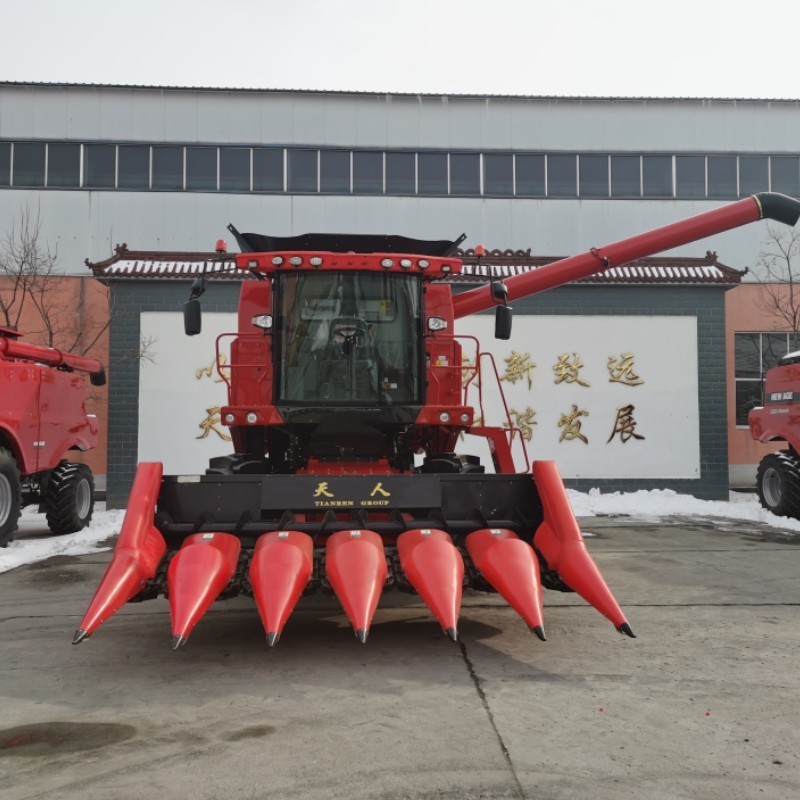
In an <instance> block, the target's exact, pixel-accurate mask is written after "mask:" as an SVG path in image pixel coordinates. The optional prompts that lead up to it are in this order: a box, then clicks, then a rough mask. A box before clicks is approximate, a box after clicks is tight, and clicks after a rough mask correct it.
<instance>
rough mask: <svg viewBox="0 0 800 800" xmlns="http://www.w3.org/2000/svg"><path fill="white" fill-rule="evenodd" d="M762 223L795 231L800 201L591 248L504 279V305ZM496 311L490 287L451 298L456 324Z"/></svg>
mask: <svg viewBox="0 0 800 800" xmlns="http://www.w3.org/2000/svg"><path fill="white" fill-rule="evenodd" d="M760 219H772V220H775V221H776V222H782V223H784V224H786V225H794V224H795V223H796V222H797V220H798V219H800V201H798V200H795V199H794V198H793V197H788V196H786V195H782V194H779V193H777V192H762V193H760V194H755V195H752V196H751V197H746V198H744V199H743V200H739V201H737V202H735V203H729V204H728V205H724V206H722V207H721V208H716V209H714V210H713V211H706V212H705V213H703V214H698V215H696V216H694V217H689V218H688V219H684V220H681V221H680V222H673V223H672V224H671V225H665V226H664V227H662V228H656V229H655V230H652V231H648V232H647V233H642V234H639V235H638V236H632V237H630V238H629V239H622V240H621V241H619V242H615V243H613V244H609V245H606V246H605V247H593V248H592V249H591V250H589V251H588V252H585V253H581V254H580V255H577V256H571V257H569V258H563V259H560V260H559V261H554V262H553V263H552V264H547V265H546V266H544V267H539V268H538V269H536V270H534V271H532V272H528V273H527V274H525V275H516V276H515V277H513V278H508V279H507V280H505V281H504V283H505V285H506V288H507V289H508V301H509V302H511V301H512V300H518V299H519V298H521V297H528V296H529V295H532V294H538V293H539V292H545V291H547V290H548V289H553V288H555V287H556V286H562V285H563V284H565V283H570V282H572V281H575V280H578V279H579V278H587V277H588V276H589V275H595V274H597V273H598V272H605V271H606V270H607V269H611V268H613V267H619V266H622V265H623V264H627V263H628V262H629V261H635V260H636V259H638V258H645V257H647V256H652V255H655V254H656V253H661V252H663V251H664V250H671V249H672V248H674V247H680V246H681V245H683V244H688V243H689V242H695V241H697V240H698V239H703V238H705V237H706V236H713V235H714V234H717V233H723V232H724V231H728V230H732V229H733V228H738V227H740V226H742V225H747V224H748V223H750V222H756V221H758V220H760ZM495 305H496V302H495V300H494V299H493V297H492V290H491V287H490V286H481V287H480V288H478V289H471V290H470V291H468V292H463V293H462V294H459V295H456V296H455V297H454V298H453V309H454V313H455V317H456V319H459V318H461V317H466V316H469V315H470V314H477V313H478V312H479V311H487V310H488V309H490V308H493V307H494V306H495Z"/></svg>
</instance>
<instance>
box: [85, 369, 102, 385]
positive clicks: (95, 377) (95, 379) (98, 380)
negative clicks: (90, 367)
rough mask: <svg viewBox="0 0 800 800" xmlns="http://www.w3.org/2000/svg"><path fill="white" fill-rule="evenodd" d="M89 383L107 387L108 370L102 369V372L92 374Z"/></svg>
mask: <svg viewBox="0 0 800 800" xmlns="http://www.w3.org/2000/svg"><path fill="white" fill-rule="evenodd" d="M89 383H91V384H92V386H105V385H106V369H105V367H100V372H92V373H90V375H89Z"/></svg>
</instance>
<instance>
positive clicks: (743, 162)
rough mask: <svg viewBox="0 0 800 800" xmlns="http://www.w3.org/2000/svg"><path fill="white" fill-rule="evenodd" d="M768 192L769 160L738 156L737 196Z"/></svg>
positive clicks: (759, 157)
mask: <svg viewBox="0 0 800 800" xmlns="http://www.w3.org/2000/svg"><path fill="white" fill-rule="evenodd" d="M767 191H769V158H768V157H767V156H739V196H740V197H748V196H749V195H751V194H755V193H756V192H767Z"/></svg>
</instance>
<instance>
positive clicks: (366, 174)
mask: <svg viewBox="0 0 800 800" xmlns="http://www.w3.org/2000/svg"><path fill="white" fill-rule="evenodd" d="M353 193H354V194H383V153H369V152H367V153H353Z"/></svg>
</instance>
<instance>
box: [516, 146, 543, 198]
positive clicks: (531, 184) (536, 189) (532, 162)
mask: <svg viewBox="0 0 800 800" xmlns="http://www.w3.org/2000/svg"><path fill="white" fill-rule="evenodd" d="M514 167H515V170H516V176H515V187H516V191H515V193H516V194H517V195H519V196H520V197H544V156H534V155H530V156H528V155H519V156H514Z"/></svg>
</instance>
